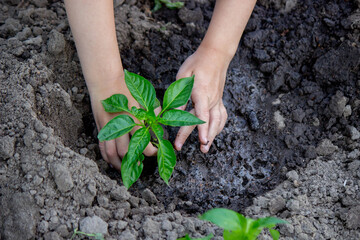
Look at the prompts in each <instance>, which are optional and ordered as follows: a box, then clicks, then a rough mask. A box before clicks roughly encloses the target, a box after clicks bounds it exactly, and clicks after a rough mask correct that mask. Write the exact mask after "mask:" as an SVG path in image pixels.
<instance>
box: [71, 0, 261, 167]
mask: <svg viewBox="0 0 360 240" xmlns="http://www.w3.org/2000/svg"><path fill="white" fill-rule="evenodd" d="M255 2H256V1H255V0H217V1H216V5H215V9H214V13H213V17H212V19H211V22H210V25H209V28H208V31H207V33H206V35H205V37H204V39H203V41H202V42H201V44H200V46H199V47H198V49H197V51H196V52H195V53H194V54H193V55H191V56H190V57H188V58H187V59H186V61H185V62H184V63H183V64H182V66H181V67H180V69H179V72H178V74H177V76H176V79H180V78H183V77H189V76H191V75H193V74H195V83H194V87H193V91H192V94H191V99H192V102H193V104H194V109H192V110H191V113H193V114H195V115H196V116H197V117H198V118H200V119H202V120H204V121H206V123H205V124H202V125H198V126H197V127H198V130H199V131H198V132H199V141H200V150H201V151H202V152H204V153H207V152H208V151H209V148H210V146H211V144H212V142H213V140H214V138H215V136H216V135H217V134H219V133H220V132H221V130H222V129H223V128H224V125H225V123H226V119H227V112H226V109H225V107H224V104H223V102H222V95H223V90H224V84H225V79H226V72H227V68H228V66H229V63H230V61H231V59H232V58H233V56H234V54H235V52H236V49H237V47H238V44H239V41H240V38H241V35H242V33H243V31H244V29H245V26H246V23H247V21H248V19H249V17H250V15H251V12H252V9H253V7H254V5H255ZM65 8H66V12H67V15H68V19H69V23H70V27H71V31H72V34H73V36H74V40H75V44H76V48H77V52H78V55H79V58H80V63H81V67H82V71H83V74H84V77H85V81H86V85H87V88H88V90H89V93H90V99H91V105H92V111H93V114H94V118H95V121H96V126H97V128H98V130H99V129H101V128H102V127H103V126H104V125H105V124H106V123H107V122H108V121H110V120H111V119H112V118H113V117H114V116H116V114H111V113H107V112H105V111H104V109H103V107H102V105H101V100H104V99H106V98H108V97H110V96H111V95H113V94H118V93H121V94H124V95H125V96H126V97H127V98H128V100H129V107H132V106H136V107H139V104H138V103H137V102H136V100H135V99H134V98H133V97H132V96H131V94H130V92H129V90H128V89H127V87H126V84H125V80H124V69H123V67H122V63H121V58H120V52H119V48H118V44H117V39H116V32H115V20H114V10H113V1H112V0H105V1H89V0H76V1H74V0H65ZM181 108H182V109H185V106H182V107H181ZM157 112H159V109H157ZM194 128H195V126H187V127H182V128H180V130H179V132H178V134H177V137H176V139H175V142H174V146H175V148H176V149H177V150H180V149H181V147H182V146H183V144H184V142H185V141H186V139H187V138H188V136H189V135H190V133H191V132H192V131H193V130H194ZM134 131H135V130H134ZM129 140H130V135H129V134H126V135H124V136H121V137H119V138H117V139H115V140H111V141H105V142H101V143H99V146H100V151H101V154H102V156H103V158H104V160H105V161H106V162H108V163H109V164H111V165H112V166H114V167H115V168H116V169H117V170H120V168H121V158H122V157H123V156H124V155H125V153H126V152H127V149H128V146H129ZM156 153H157V149H156V148H155V147H154V146H153V145H151V144H149V145H148V146H147V147H146V149H145V150H144V154H145V155H146V156H153V155H156Z"/></svg>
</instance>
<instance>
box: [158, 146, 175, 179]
mask: <svg viewBox="0 0 360 240" xmlns="http://www.w3.org/2000/svg"><path fill="white" fill-rule="evenodd" d="M158 141H159V148H158V153H157V161H158V167H159V174H160V177H161V178H162V179H163V180H164V181H165V183H166V184H168V185H169V179H170V177H171V174H172V172H173V171H174V167H175V164H176V155H175V152H174V148H173V146H172V144H171V142H169V141H168V140H164V139H158Z"/></svg>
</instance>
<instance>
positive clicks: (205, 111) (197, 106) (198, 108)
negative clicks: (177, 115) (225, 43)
mask: <svg viewBox="0 0 360 240" xmlns="http://www.w3.org/2000/svg"><path fill="white" fill-rule="evenodd" d="M231 57H232V56H228V55H227V54H226V53H224V52H221V51H219V50H217V49H212V48H206V47H202V46H200V47H199V48H198V50H197V51H196V52H195V53H194V54H193V55H191V56H190V57H188V58H187V59H186V61H185V62H184V63H183V64H182V66H181V67H180V70H179V72H178V74H177V76H176V79H180V78H184V77H189V76H192V75H195V82H194V87H193V90H192V94H191V100H192V102H193V105H194V108H193V109H192V110H191V111H190V112H191V113H193V114H195V116H197V117H198V118H200V119H201V120H203V121H205V122H206V123H204V124H201V125H198V126H197V127H198V130H199V140H200V150H201V151H202V152H203V153H207V152H208V151H209V149H210V146H211V144H212V142H213V141H214V138H215V136H216V135H217V134H219V133H220V132H221V130H222V129H223V128H224V126H225V123H226V119H227V117H228V115H227V112H226V109H225V106H224V104H223V101H222V96H223V91H224V84H225V79H226V72H227V68H228V66H229V63H230V61H231ZM185 108H186V106H185V105H184V106H182V107H180V109H182V110H185ZM195 127H196V126H184V127H181V128H180V130H179V132H178V134H177V136H176V139H175V142H174V145H175V149H176V150H178V151H180V150H181V147H182V146H183V144H184V142H185V141H186V139H187V138H188V136H189V135H190V134H191V132H192V131H193V130H194V129H195Z"/></svg>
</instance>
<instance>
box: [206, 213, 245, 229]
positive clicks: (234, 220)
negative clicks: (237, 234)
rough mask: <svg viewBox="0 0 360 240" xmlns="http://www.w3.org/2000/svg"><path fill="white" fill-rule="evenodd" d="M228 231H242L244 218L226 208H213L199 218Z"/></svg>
mask: <svg viewBox="0 0 360 240" xmlns="http://www.w3.org/2000/svg"><path fill="white" fill-rule="evenodd" d="M199 218H200V219H202V220H207V221H209V222H212V223H214V224H215V225H217V226H219V227H221V228H223V229H225V230H229V231H240V230H242V227H241V224H242V221H243V219H242V218H244V217H243V216H242V215H240V214H238V213H237V212H235V211H232V210H229V209H226V208H214V209H211V210H209V211H207V212H206V213H204V214H203V215H201V216H200V217H199Z"/></svg>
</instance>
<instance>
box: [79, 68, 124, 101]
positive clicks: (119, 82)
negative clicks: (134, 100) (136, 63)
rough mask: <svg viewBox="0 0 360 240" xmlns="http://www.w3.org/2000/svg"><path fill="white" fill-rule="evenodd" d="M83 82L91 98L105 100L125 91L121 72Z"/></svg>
mask: <svg viewBox="0 0 360 240" xmlns="http://www.w3.org/2000/svg"><path fill="white" fill-rule="evenodd" d="M85 80H86V86H87V88H88V90H89V94H90V97H91V98H107V97H110V96H111V95H113V94H116V93H121V92H124V89H126V84H125V80H124V72H123V71H119V72H118V73H116V74H103V75H101V74H99V75H96V76H91V77H88V78H85ZM101 100H103V99H101Z"/></svg>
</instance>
